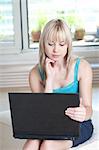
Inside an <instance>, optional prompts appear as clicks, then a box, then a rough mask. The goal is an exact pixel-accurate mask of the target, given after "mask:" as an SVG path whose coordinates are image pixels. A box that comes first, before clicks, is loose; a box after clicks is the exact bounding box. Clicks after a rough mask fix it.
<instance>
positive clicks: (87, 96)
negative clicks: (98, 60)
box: [79, 60, 92, 120]
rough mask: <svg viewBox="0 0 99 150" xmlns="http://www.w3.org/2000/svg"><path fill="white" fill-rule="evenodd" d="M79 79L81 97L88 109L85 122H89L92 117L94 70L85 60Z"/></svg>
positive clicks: (82, 63)
mask: <svg viewBox="0 0 99 150" xmlns="http://www.w3.org/2000/svg"><path fill="white" fill-rule="evenodd" d="M79 77H80V80H79V90H80V97H82V105H83V106H84V107H85V108H86V116H85V120H88V119H90V118H91V116H92V69H91V66H90V64H89V63H88V62H87V61H85V60H82V62H81V66H80V70H79Z"/></svg>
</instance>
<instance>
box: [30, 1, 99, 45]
mask: <svg viewBox="0 0 99 150" xmlns="http://www.w3.org/2000/svg"><path fill="white" fill-rule="evenodd" d="M27 4H28V27H29V47H30V48H33V47H34V48H36V47H37V46H38V41H39V40H38V39H37V36H38V37H39V34H40V31H41V30H42V28H43V26H44V24H45V23H46V22H47V21H48V20H50V19H53V18H62V19H64V20H65V21H66V22H67V24H68V25H69V27H70V29H71V32H72V37H73V45H74V46H86V45H99V8H98V0H91V1H90V2H89V0H70V1H69V0H61V1H57V0H42V2H41V0H27ZM34 31H39V32H38V35H37V34H36V33H35V36H36V38H35V37H34V35H33V34H34ZM79 32H80V33H79ZM32 33H33V34H32ZM32 36H33V37H32Z"/></svg>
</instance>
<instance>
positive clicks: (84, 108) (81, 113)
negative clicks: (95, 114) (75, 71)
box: [66, 60, 92, 122]
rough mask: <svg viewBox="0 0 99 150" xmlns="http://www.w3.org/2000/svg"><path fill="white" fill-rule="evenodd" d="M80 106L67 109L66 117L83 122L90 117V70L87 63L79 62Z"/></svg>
mask: <svg viewBox="0 0 99 150" xmlns="http://www.w3.org/2000/svg"><path fill="white" fill-rule="evenodd" d="M79 93H80V106H79V107H75V108H68V109H67V110H66V115H68V116H69V117H70V118H72V119H74V120H77V121H80V122H82V121H85V120H88V119H90V118H91V115H92V69H91V67H90V65H89V63H88V62H87V61H85V60H81V63H80V66H79Z"/></svg>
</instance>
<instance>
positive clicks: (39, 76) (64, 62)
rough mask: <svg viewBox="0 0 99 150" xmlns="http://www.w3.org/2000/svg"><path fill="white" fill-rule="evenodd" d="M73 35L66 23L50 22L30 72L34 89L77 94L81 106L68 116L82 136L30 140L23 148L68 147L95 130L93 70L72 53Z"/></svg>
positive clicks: (52, 149)
mask: <svg viewBox="0 0 99 150" xmlns="http://www.w3.org/2000/svg"><path fill="white" fill-rule="evenodd" d="M71 50H72V38H71V33H70V30H69V28H68V26H67V24H66V23H65V22H64V21H63V20H60V19H55V20H51V21H49V22H48V23H47V24H46V26H45V28H44V30H43V32H42V34H41V38H40V42H39V64H37V65H36V66H35V67H34V68H33V69H32V70H31V72H30V75H29V81H30V87H31V90H32V92H44V93H46V92H47V93H48V92H50V93H52V92H54V93H78V92H79V94H80V105H79V107H75V108H68V109H67V110H66V111H65V115H67V116H69V117H70V118H71V119H73V120H76V121H79V122H80V136H79V138H76V139H74V140H72V139H68V140H42V141H40V140H32V139H31V140H27V142H26V143H25V145H24V147H23V149H24V150H67V149H69V148H71V147H75V146H77V145H79V144H81V143H84V142H85V141H87V140H88V139H89V138H90V137H91V136H92V133H93V125H92V122H91V115H92V70H91V67H90V65H89V63H88V62H87V61H85V60H84V59H81V58H79V57H76V56H73V55H72V54H71Z"/></svg>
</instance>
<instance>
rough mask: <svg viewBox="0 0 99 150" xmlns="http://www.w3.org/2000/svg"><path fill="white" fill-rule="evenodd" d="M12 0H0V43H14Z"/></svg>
mask: <svg viewBox="0 0 99 150" xmlns="http://www.w3.org/2000/svg"><path fill="white" fill-rule="evenodd" d="M12 6H13V5H12V0H0V44H2V45H3V44H5V43H7V44H9V45H14V42H15V37H14V23H13V8H12Z"/></svg>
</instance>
